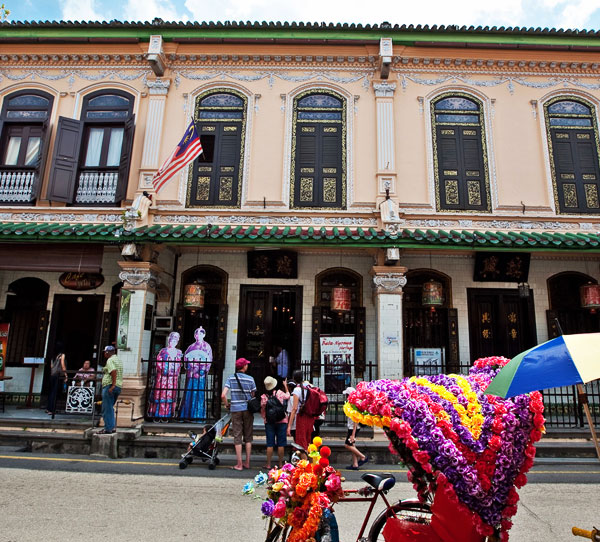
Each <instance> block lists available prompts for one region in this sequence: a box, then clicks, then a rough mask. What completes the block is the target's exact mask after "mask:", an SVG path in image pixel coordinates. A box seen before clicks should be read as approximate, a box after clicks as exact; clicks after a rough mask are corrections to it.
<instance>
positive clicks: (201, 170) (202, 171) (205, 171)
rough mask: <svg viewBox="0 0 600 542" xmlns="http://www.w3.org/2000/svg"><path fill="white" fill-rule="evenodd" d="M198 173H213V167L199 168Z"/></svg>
mask: <svg viewBox="0 0 600 542" xmlns="http://www.w3.org/2000/svg"><path fill="white" fill-rule="evenodd" d="M198 171H199V172H200V173H210V172H211V171H212V166H199V167H198Z"/></svg>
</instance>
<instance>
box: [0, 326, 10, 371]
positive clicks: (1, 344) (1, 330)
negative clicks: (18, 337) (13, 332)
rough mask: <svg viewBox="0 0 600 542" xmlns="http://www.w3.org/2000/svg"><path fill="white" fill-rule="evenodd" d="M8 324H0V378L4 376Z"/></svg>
mask: <svg viewBox="0 0 600 542" xmlns="http://www.w3.org/2000/svg"><path fill="white" fill-rule="evenodd" d="M9 329H10V324H0V376H4V364H5V361H4V360H5V359H6V346H7V345H8V330H9Z"/></svg>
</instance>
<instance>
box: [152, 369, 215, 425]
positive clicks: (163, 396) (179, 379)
mask: <svg viewBox="0 0 600 542" xmlns="http://www.w3.org/2000/svg"><path fill="white" fill-rule="evenodd" d="M147 363H148V379H147V384H146V409H145V414H144V417H145V419H146V420H147V421H154V422H197V423H200V422H204V421H206V420H216V419H218V418H219V417H220V416H221V399H220V397H221V371H217V370H215V369H216V368H217V367H219V366H220V365H219V364H216V363H213V364H206V363H204V362H195V361H160V360H148V361H147ZM207 368H208V371H207Z"/></svg>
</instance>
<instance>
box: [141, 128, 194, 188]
mask: <svg viewBox="0 0 600 542" xmlns="http://www.w3.org/2000/svg"><path fill="white" fill-rule="evenodd" d="M201 152H202V144H201V143H200V136H199V135H198V132H197V131H196V125H195V124H194V119H192V121H191V122H190V124H189V126H188V127H187V129H186V131H185V134H183V137H182V138H181V141H180V142H179V144H178V145H177V147H175V150H174V151H173V154H171V156H169V158H167V160H166V161H165V163H164V164H163V165H162V166H161V167H160V169H159V170H158V171H157V172H156V175H154V177H153V178H152V185H153V186H154V189H155V190H156V192H159V191H160V190H161V189H162V187H163V186H165V184H167V182H169V180H170V179H171V177H173V176H174V175H175V173H177V172H178V171H179V170H180V169H182V168H184V167H185V166H187V165H188V164H189V163H190V162H191V161H192V160H194V159H195V158H196V157H197V156H199V155H200V153H201Z"/></svg>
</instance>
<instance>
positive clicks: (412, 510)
mask: <svg viewBox="0 0 600 542" xmlns="http://www.w3.org/2000/svg"><path fill="white" fill-rule="evenodd" d="M392 509H393V511H394V513H395V514H396V517H398V519H400V520H402V521H412V522H415V523H430V522H431V507H430V506H429V505H428V504H423V503H421V502H419V501H416V500H415V501H400V502H397V503H396V504H393V505H392ZM390 517H393V514H392V512H391V511H390V510H389V509H386V510H384V511H383V512H381V514H379V515H378V516H377V517H376V518H375V521H373V524H372V525H371V530H370V531H369V537H368V538H367V541H368V542H384V540H385V539H384V538H383V534H382V532H383V528H384V527H385V522H386V521H387V520H388V518H390Z"/></svg>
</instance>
